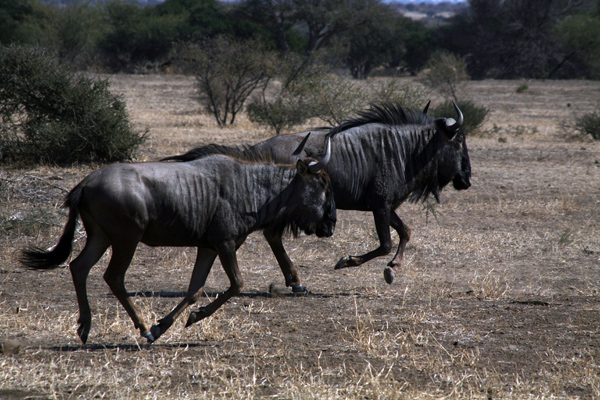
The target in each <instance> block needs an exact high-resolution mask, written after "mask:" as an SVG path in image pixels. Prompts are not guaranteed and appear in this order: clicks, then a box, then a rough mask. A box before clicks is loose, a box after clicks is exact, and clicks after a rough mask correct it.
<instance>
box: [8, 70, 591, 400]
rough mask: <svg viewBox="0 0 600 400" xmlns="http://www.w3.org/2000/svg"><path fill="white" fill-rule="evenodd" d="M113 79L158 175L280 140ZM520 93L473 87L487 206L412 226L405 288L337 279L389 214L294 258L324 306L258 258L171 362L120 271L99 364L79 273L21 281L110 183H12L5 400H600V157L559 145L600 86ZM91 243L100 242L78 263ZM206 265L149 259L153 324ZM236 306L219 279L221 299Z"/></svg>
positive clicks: (172, 83) (174, 81)
mask: <svg viewBox="0 0 600 400" xmlns="http://www.w3.org/2000/svg"><path fill="white" fill-rule="evenodd" d="M108 78H109V79H110V80H111V82H112V85H111V87H112V89H113V90H114V91H115V92H117V93H120V94H122V95H123V96H124V98H125V100H126V102H127V104H128V108H129V110H130V114H131V117H132V121H133V123H134V124H135V126H136V128H137V129H140V130H146V129H147V130H148V134H149V141H148V143H147V144H146V145H145V146H144V148H143V149H141V151H140V152H139V159H140V160H155V159H158V158H160V157H163V156H166V155H171V154H174V153H179V152H183V151H186V150H188V149H189V148H191V147H194V146H196V145H199V144H201V143H210V142H219V143H227V144H235V143H253V142H257V141H259V140H262V139H264V138H267V137H268V136H269V133H268V132H265V131H264V130H262V129H259V128H257V127H255V126H253V125H252V124H250V123H249V122H247V121H245V120H244V118H241V121H240V123H239V124H238V125H237V126H236V127H235V128H227V129H219V128H218V127H217V126H216V125H215V124H214V123H213V122H212V121H211V120H210V118H208V117H207V116H204V115H201V114H200V113H199V105H198V103H197V102H196V101H195V100H194V92H193V90H192V87H193V80H192V79H191V78H188V77H180V76H127V75H119V76H110V77H108ZM519 84H520V82H515V81H482V82H472V83H470V84H469V85H468V87H467V91H468V93H469V97H470V98H471V99H472V100H474V101H475V102H476V103H479V104H483V105H485V106H487V107H488V108H489V109H490V110H491V115H490V118H489V121H488V122H487V123H486V127H485V130H486V131H487V133H486V134H484V135H482V136H481V137H469V138H468V145H469V151H470V155H471V163H472V168H473V178H472V183H473V186H472V187H471V188H470V189H469V190H467V191H463V192H456V191H454V190H453V189H452V188H447V189H445V190H444V192H443V193H442V202H441V204H440V205H437V206H436V207H435V208H433V209H432V208H427V207H425V206H424V205H422V204H405V205H403V206H401V207H400V209H399V215H400V216H401V217H402V218H403V219H404V220H405V222H406V223H407V224H408V226H409V227H410V228H411V229H412V231H413V236H412V239H411V241H410V243H409V246H408V249H407V254H406V258H405V263H404V265H403V273H402V275H400V276H397V277H396V281H395V282H394V283H393V284H392V285H387V284H386V283H385V281H384V279H383V270H384V267H385V265H386V263H387V262H388V261H389V259H391V256H389V257H384V258H381V259H378V260H374V261H372V262H370V263H368V264H367V265H365V266H364V267H361V268H356V269H347V270H341V271H335V270H333V266H334V265H335V263H336V262H337V261H338V259H339V258H340V257H342V256H344V255H348V254H353V255H354V254H362V253H364V252H366V251H367V250H369V249H373V248H375V247H376V246H377V243H378V240H377V236H376V233H375V230H374V227H373V222H372V217H371V215H370V214H367V213H360V212H344V211H340V212H339V214H338V219H339V220H338V226H337V228H336V233H335V235H334V237H333V238H330V239H317V238H315V237H307V236H302V237H300V238H297V239H289V240H287V241H286V247H287V249H288V252H289V253H290V256H291V258H292V259H293V260H294V261H295V262H296V263H297V264H298V265H300V267H299V270H300V273H301V276H302V278H303V280H304V283H305V285H306V286H307V287H308V289H309V290H310V293H309V294H307V295H303V296H294V295H292V294H291V293H290V291H289V290H288V289H287V288H285V287H284V284H283V282H284V281H283V277H282V275H281V272H280V270H279V268H278V266H277V263H276V262H275V259H274V257H273V256H272V254H271V252H270V251H269V249H268V247H267V245H266V243H265V242H264V240H262V237H261V235H260V234H253V235H251V236H250V237H249V238H248V240H247V242H246V243H245V244H244V245H243V246H242V247H241V248H240V250H239V252H238V258H239V260H240V265H241V269H242V271H243V277H244V280H245V287H244V290H243V293H242V295H241V296H239V297H237V298H235V299H234V300H232V301H230V302H229V303H227V304H226V305H225V306H224V307H223V308H222V309H221V310H219V312H217V313H216V314H215V315H214V316H213V317H211V318H209V319H207V320H204V321H202V322H200V323H198V324H196V325H194V326H193V327H191V328H187V329H184V328H183V324H184V322H185V317H184V318H182V320H181V321H178V322H177V323H176V324H175V325H174V326H173V328H172V329H171V330H170V331H169V332H167V334H165V335H164V336H162V337H161V338H160V339H159V340H158V341H157V342H156V343H154V344H152V345H147V344H146V343H144V341H142V339H141V338H139V337H138V332H137V331H136V330H135V329H134V327H133V323H132V322H131V321H130V320H129V318H128V316H127V315H126V313H125V312H124V310H123V309H122V307H121V306H120V304H118V302H117V300H116V299H115V298H114V297H113V296H112V295H111V294H110V290H109V289H108V286H107V285H106V284H105V283H104V282H103V279H102V274H103V272H104V269H105V267H106V264H107V260H108V254H107V255H105V256H104V258H103V259H102V260H101V262H100V263H99V265H97V266H96V267H95V268H94V269H93V270H92V272H91V274H90V279H89V281H88V282H89V297H90V301H91V304H92V307H93V316H94V321H93V326H92V331H91V333H90V338H89V341H88V344H87V345H85V346H82V345H81V343H80V342H79V339H78V337H77V335H76V327H77V324H76V319H77V313H78V310H77V303H76V299H75V293H74V289H73V285H72V283H71V279H70V273H69V271H68V269H67V268H61V269H58V270H54V271H51V272H34V271H29V270H25V269H22V268H21V267H20V266H19V264H18V263H17V257H18V251H19V250H20V249H22V248H23V247H24V246H26V245H28V244H35V245H39V246H43V247H51V246H53V245H55V244H56V242H57V238H58V236H59V235H60V233H61V231H62V226H63V224H64V223H65V222H66V218H65V215H66V214H65V213H64V211H63V210H61V209H60V204H61V202H62V198H63V196H64V194H65V191H66V190H68V189H70V188H71V187H73V186H74V185H75V184H76V183H77V182H78V181H79V180H80V179H82V178H83V177H84V176H85V175H87V174H88V173H89V172H90V171H92V170H93V168H96V167H98V166H80V167H73V168H50V167H42V168H35V169H7V168H4V169H3V170H2V171H0V342H1V343H2V344H3V353H0V399H20V398H31V399H46V398H47V399H53V398H61V399H62V398H80V397H81V398H128V399H138V398H139V399H142V398H227V399H231V398H284V399H324V398H327V399H346V398H348V399H374V398H381V399H392V398H406V399H414V398H424V399H425V398H427V399H429V398H482V399H493V398H503V399H523V398H527V399H598V398H600V326H599V317H600V295H599V293H598V290H599V285H600V231H599V223H600V143H595V142H592V141H590V140H585V139H583V140H581V139H579V140H572V139H568V135H567V134H568V133H569V132H564V131H561V130H560V129H559V127H558V123H559V122H560V121H562V120H564V119H566V118H570V117H572V116H573V115H574V114H577V115H581V114H583V113H586V112H589V111H592V110H593V109H597V107H598V103H599V102H600V82H585V81H560V82H554V81H530V82H529V88H530V90H529V91H528V92H527V93H521V94H518V93H516V88H517V86H518V85H519ZM394 235H395V234H394ZM394 237H395V239H396V240H397V237H396V236H394ZM84 241H85V235H84V233H83V231H81V232H79V233H78V235H77V243H76V246H75V247H76V251H77V250H78V249H81V243H82V242H84ZM194 255H195V254H194V252H193V250H191V249H175V248H149V247H146V246H143V245H141V246H140V247H139V249H138V253H137V255H136V258H135V260H134V262H133V264H132V266H131V268H130V270H129V273H128V275H127V281H126V283H127V287H128V290H129V291H130V292H132V293H134V294H135V301H136V303H138V304H139V306H140V307H141V308H142V310H143V312H144V315H145V316H146V319H147V320H148V321H149V322H151V323H153V322H155V321H156V320H157V319H159V318H160V317H162V316H163V315H165V314H166V313H168V311H169V310H170V309H171V308H172V307H173V306H174V305H175V304H177V302H178V301H179V298H180V297H181V296H182V295H183V293H184V291H185V290H186V288H187V283H188V280H189V275H190V273H191V267H192V264H193V261H194ZM227 287H228V281H227V278H226V277H225V275H224V273H223V272H222V270H221V269H220V266H219V265H215V267H213V272H212V274H211V276H210V277H209V280H208V282H207V288H206V290H207V294H208V296H210V297H211V298H214V296H216V295H218V293H219V292H222V291H223V290H225V289H226V288H227ZM203 301H208V299H205V300H203Z"/></svg>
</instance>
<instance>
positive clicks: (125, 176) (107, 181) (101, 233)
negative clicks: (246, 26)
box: [21, 143, 336, 343]
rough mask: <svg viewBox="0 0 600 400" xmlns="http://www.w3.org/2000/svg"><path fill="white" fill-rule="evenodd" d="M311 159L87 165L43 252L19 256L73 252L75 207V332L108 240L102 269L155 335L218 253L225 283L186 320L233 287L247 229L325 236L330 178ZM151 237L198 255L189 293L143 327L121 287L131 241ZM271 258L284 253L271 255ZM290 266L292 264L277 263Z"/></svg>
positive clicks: (53, 260)
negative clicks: (78, 233) (78, 238)
mask: <svg viewBox="0 0 600 400" xmlns="http://www.w3.org/2000/svg"><path fill="white" fill-rule="evenodd" d="M327 149H328V151H327V152H326V154H325V155H324V156H323V158H322V159H321V160H319V161H316V160H313V159H301V160H299V161H297V163H296V166H295V167H294V166H293V165H285V166H283V165H275V164H273V163H271V164H267V163H249V162H242V161H239V160H235V159H233V158H231V157H228V156H225V155H215V156H211V157H207V158H202V159H198V160H193V161H190V162H183V163H161V162H153V163H134V164H113V165H109V166H106V167H103V168H101V169H99V170H97V171H94V172H92V173H91V174H90V175H88V176H87V177H86V178H85V179H83V181H81V182H80V183H79V184H78V185H77V186H76V187H75V188H74V189H72V190H71V191H70V193H69V194H68V195H67V198H66V201H65V204H64V206H65V207H68V208H69V217H68V222H67V223H66V225H65V228H64V232H63V234H62V236H61V238H60V240H59V242H58V245H57V246H56V247H55V248H54V249H52V250H51V251H44V250H40V249H29V250H25V251H24V252H23V255H22V260H21V261H22V262H23V264H25V265H26V266H28V267H30V268H34V269H49V268H55V267H57V266H58V265H59V264H61V263H63V262H64V261H65V260H66V259H67V258H68V256H69V254H70V253H71V247H72V241H73V236H74V232H75V228H76V224H77V218H78V216H80V217H81V220H82V222H83V225H84V227H85V230H86V233H87V241H86V244H85V247H84V249H83V250H82V252H81V253H80V254H79V256H78V257H77V258H75V259H74V260H73V261H72V262H71V263H70V270H71V275H72V277H73V282H74V284H75V291H76V294H77V301H78V303H79V320H78V322H79V328H78V330H77V333H78V335H79V337H80V338H81V340H82V341H83V343H85V342H86V341H87V338H88V334H89V331H90V328H91V320H92V315H91V311H90V306H89V303H88V298H87V289H86V280H87V276H88V274H89V271H90V269H91V268H92V266H93V265H94V264H96V262H98V260H99V259H100V257H101V256H102V255H103V254H104V252H105V251H106V249H107V248H108V247H109V246H112V257H111V259H110V262H109V264H108V268H107V270H106V272H105V273H104V280H105V281H106V283H107V284H108V286H110V289H111V290H112V292H113V293H114V295H115V296H116V297H117V298H118V299H119V301H120V302H121V304H122V305H123V307H125V309H126V310H127V313H128V314H129V316H130V317H131V319H132V320H133V322H134V324H135V327H136V328H138V329H139V330H140V333H141V335H142V336H144V337H145V338H147V339H148V341H150V342H153V341H154V340H156V339H158V337H159V336H161V335H162V334H163V333H164V332H165V331H166V330H167V329H168V328H169V327H170V326H171V325H172V324H173V322H174V321H175V319H176V318H177V317H178V316H179V315H180V314H181V313H182V312H183V311H184V310H185V309H186V308H187V307H188V306H189V305H191V304H193V303H195V302H196V301H197V300H198V299H199V298H200V296H201V295H202V291H203V287H204V284H205V281H206V278H207V276H208V274H209V272H210V269H211V267H212V265H213V262H214V260H215V258H216V257H217V256H219V259H220V260H221V264H222V265H223V268H224V270H225V272H226V273H227V276H228V278H229V280H230V283H231V286H230V287H229V289H228V290H227V291H226V292H225V293H224V294H223V295H221V296H219V297H218V298H217V299H215V300H214V301H213V302H211V303H209V304H208V305H206V306H205V307H201V308H200V309H199V310H198V311H195V312H191V313H190V315H189V318H188V320H187V324H186V326H189V325H191V324H193V323H194V322H197V321H199V320H201V319H203V318H206V317H208V316H209V315H211V314H212V313H214V312H215V311H216V310H217V309H218V308H219V307H220V306H221V305H223V304H224V303H225V302H226V301H227V300H228V299H229V298H231V297H232V296H236V295H237V294H239V293H240V291H241V289H242V286H243V281H242V277H241V275H240V271H239V269H238V264H237V259H236V250H237V249H238V247H239V246H240V245H241V244H242V243H243V242H244V240H245V239H246V237H247V236H248V234H250V233H251V232H253V231H257V230H263V232H264V234H265V236H266V237H267V239H269V240H274V241H275V242H279V243H281V236H282V234H283V233H284V232H285V231H291V232H293V233H298V231H304V232H305V233H307V234H316V235H317V236H320V237H326V236H331V235H332V234H333V229H334V226H335V222H336V208H335V202H334V198H333V193H332V190H331V182H330V179H329V177H328V175H327V173H326V172H324V171H323V168H324V167H325V165H326V164H327V160H328V159H329V154H330V146H329V143H328V144H327ZM139 242H142V243H145V244H148V245H150V246H193V247H197V248H198V255H197V259H196V263H195V265H194V269H193V272H192V277H191V280H190V284H189V288H188V292H187V295H186V296H185V298H184V299H183V301H181V302H180V303H179V305H177V307H175V308H174V309H173V311H172V312H171V313H170V314H168V315H167V316H166V317H164V318H162V319H161V320H159V321H158V323H157V325H154V326H152V328H148V325H146V322H144V320H143V318H142V316H141V315H140V313H139V311H138V309H137V308H136V306H135V305H134V303H133V301H132V300H131V298H130V296H129V295H128V293H127V291H126V290H125V284H124V280H125V273H126V271H127V268H128V267H129V265H130V263H131V260H132V258H133V255H134V253H135V250H136V247H137V246H138V243H139ZM273 251H274V252H275V254H276V255H277V257H278V259H280V258H281V257H284V258H285V257H287V256H286V255H285V254H283V255H280V254H278V249H277V248H276V247H274V248H273ZM283 272H284V274H286V276H287V275H289V274H290V272H288V271H285V270H284V271H283Z"/></svg>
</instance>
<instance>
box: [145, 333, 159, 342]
mask: <svg viewBox="0 0 600 400" xmlns="http://www.w3.org/2000/svg"><path fill="white" fill-rule="evenodd" d="M142 336H143V337H145V338H146V339H148V343H152V342H154V341H155V340H156V339H154V336H152V333H150V332H144V333H142Z"/></svg>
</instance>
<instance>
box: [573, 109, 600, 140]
mask: <svg viewBox="0 0 600 400" xmlns="http://www.w3.org/2000/svg"><path fill="white" fill-rule="evenodd" d="M573 128H574V130H575V131H576V132H577V133H579V134H580V135H583V136H586V135H590V136H591V137H592V139H594V140H600V110H599V111H594V112H590V113H587V114H583V115H582V116H580V117H576V118H575V124H574V125H573Z"/></svg>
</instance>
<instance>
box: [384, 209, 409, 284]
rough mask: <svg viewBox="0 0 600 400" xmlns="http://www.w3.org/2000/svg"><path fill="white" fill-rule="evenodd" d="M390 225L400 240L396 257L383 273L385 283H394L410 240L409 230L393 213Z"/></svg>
mask: <svg viewBox="0 0 600 400" xmlns="http://www.w3.org/2000/svg"><path fill="white" fill-rule="evenodd" d="M390 225H391V226H392V228H394V229H395V230H396V232H398V237H399V238H400V243H399V244H398V251H397V252H396V255H395V256H394V258H393V259H392V261H390V262H389V263H388V267H387V268H386V269H385V270H384V271H383V276H384V278H385V281H386V282H387V283H390V284H391V283H392V282H393V281H394V277H395V276H396V272H398V269H399V268H400V265H401V264H402V258H403V257H404V250H406V244H407V243H408V241H409V240H410V233H411V230H410V229H409V228H408V227H407V226H406V225H404V223H403V222H402V220H401V219H400V217H398V214H396V212H395V211H392V212H391V213H390Z"/></svg>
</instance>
